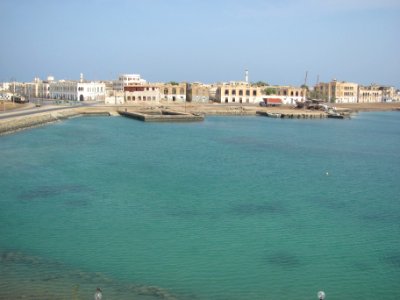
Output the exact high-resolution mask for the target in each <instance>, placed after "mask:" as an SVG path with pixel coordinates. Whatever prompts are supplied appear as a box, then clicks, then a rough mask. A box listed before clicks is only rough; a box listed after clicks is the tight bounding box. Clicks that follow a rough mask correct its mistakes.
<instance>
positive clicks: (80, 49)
mask: <svg viewBox="0 0 400 300" xmlns="http://www.w3.org/2000/svg"><path fill="white" fill-rule="evenodd" d="M0 10H1V12H2V13H1V15H0V38H1V46H0V82H1V81H13V80H16V81H25V82H28V81H32V80H33V78H34V77H39V78H46V77H47V76H49V75H52V76H54V77H55V78H56V79H74V80H77V79H79V74H80V73H83V74H84V77H85V78H86V79H88V80H113V79H116V78H117V77H118V75H119V74H123V73H129V74H131V73H135V74H140V75H141V76H142V78H144V79H146V80H148V81H150V82H167V81H187V82H195V81H200V82H204V83H214V82H225V81H234V80H244V72H245V70H246V69H248V70H249V78H250V81H251V82H256V81H264V82H267V83H269V84H281V85H297V86H298V85H301V84H304V83H305V79H306V78H305V77H306V73H307V81H306V83H307V85H310V86H312V85H314V84H315V83H316V82H317V80H319V82H328V81H330V80H332V79H334V78H335V79H337V80H340V81H350V82H357V83H359V84H364V85H367V84H370V83H378V84H385V85H392V86H395V87H397V88H400V1H399V0H379V1H378V0H276V1H275V0H230V1H229V0H140V1H139V0H1V1H0Z"/></svg>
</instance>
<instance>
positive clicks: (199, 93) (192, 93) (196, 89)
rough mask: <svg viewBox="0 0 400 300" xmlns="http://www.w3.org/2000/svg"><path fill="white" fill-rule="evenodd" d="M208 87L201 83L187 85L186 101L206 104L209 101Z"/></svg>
mask: <svg viewBox="0 0 400 300" xmlns="http://www.w3.org/2000/svg"><path fill="white" fill-rule="evenodd" d="M210 88H211V86H210V85H207V84H202V83H198V82H195V83H188V84H187V87H186V93H187V94H186V100H187V101H188V102H193V103H208V102H209V101H210Z"/></svg>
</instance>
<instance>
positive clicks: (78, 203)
mask: <svg viewBox="0 0 400 300" xmlns="http://www.w3.org/2000/svg"><path fill="white" fill-rule="evenodd" d="M64 203H65V205H67V206H70V207H85V206H87V205H88V201H87V200H84V199H70V200H67V201H65V202H64Z"/></svg>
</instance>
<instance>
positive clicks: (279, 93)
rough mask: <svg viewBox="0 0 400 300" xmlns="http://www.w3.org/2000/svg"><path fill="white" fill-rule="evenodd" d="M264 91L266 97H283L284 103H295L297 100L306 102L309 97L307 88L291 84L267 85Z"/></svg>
mask: <svg viewBox="0 0 400 300" xmlns="http://www.w3.org/2000/svg"><path fill="white" fill-rule="evenodd" d="M264 93H265V94H266V96H264V97H263V99H264V101H265V100H266V99H269V98H271V99H281V101H282V104H285V105H295V104H296V102H304V101H305V100H306V98H307V89H305V88H302V87H295V86H289V85H274V86H265V87H264Z"/></svg>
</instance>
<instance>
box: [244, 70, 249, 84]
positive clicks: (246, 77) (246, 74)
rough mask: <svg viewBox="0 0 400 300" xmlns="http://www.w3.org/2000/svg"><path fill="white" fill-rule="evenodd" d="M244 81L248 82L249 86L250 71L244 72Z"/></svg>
mask: <svg viewBox="0 0 400 300" xmlns="http://www.w3.org/2000/svg"><path fill="white" fill-rule="evenodd" d="M244 81H246V83H247V84H249V70H247V69H246V71H245V72H244Z"/></svg>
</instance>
